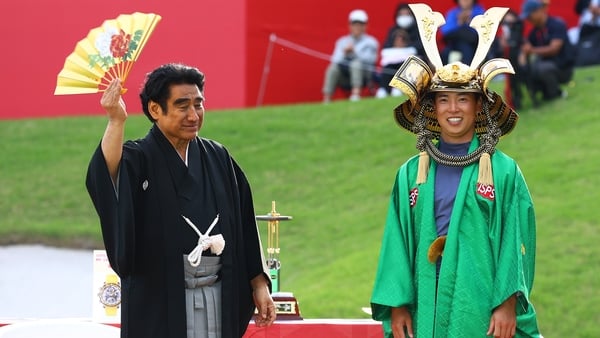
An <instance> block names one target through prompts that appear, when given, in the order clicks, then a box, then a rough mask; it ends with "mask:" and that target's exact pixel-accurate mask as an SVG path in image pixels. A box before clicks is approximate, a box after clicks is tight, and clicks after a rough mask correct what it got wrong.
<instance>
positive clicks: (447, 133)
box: [433, 92, 482, 143]
mask: <svg viewBox="0 0 600 338" xmlns="http://www.w3.org/2000/svg"><path fill="white" fill-rule="evenodd" d="M481 105H482V104H481V99H480V98H479V96H477V95H475V94H474V93H461V92H439V93H436V95H435V98H434V101H433V106H434V109H435V112H436V117H437V120H438V123H439V124H440V127H441V129H442V131H441V135H442V139H443V140H444V141H445V142H448V143H467V142H470V141H471V139H472V138H473V134H475V117H476V116H477V113H478V112H479V111H481Z"/></svg>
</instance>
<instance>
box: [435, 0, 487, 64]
mask: <svg viewBox="0 0 600 338" xmlns="http://www.w3.org/2000/svg"><path fill="white" fill-rule="evenodd" d="M455 2H456V6H455V7H453V8H452V9H450V11H448V13H447V14H446V24H444V25H443V26H441V27H440V31H441V32H442V38H443V40H444V43H445V44H446V46H445V48H444V49H443V50H442V53H441V57H442V62H444V64H448V63H451V62H454V61H461V62H462V63H464V64H467V65H468V64H470V63H471V61H472V60H473V56H474V54H475V49H476V48H477V43H478V41H479V37H478V36H477V32H476V31H475V30H474V29H473V28H471V27H470V26H469V23H470V22H471V19H473V18H474V17H475V16H477V15H480V14H483V13H484V12H485V10H484V8H483V7H482V6H481V5H479V4H478V3H477V0H455Z"/></svg>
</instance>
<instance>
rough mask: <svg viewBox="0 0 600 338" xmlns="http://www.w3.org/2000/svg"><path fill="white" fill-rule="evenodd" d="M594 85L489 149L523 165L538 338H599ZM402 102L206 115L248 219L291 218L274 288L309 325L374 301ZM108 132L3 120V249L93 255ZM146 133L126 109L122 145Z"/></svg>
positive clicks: (398, 153) (397, 161)
mask: <svg viewBox="0 0 600 338" xmlns="http://www.w3.org/2000/svg"><path fill="white" fill-rule="evenodd" d="M599 81H600V68H586V69H579V70H578V71H577V73H576V78H575V81H574V83H573V84H572V85H571V86H570V88H569V98H568V99H567V100H560V101H556V102H553V103H549V104H547V105H545V106H543V107H541V108H538V109H531V108H529V107H525V108H524V109H522V110H521V111H520V114H521V118H520V121H519V123H518V125H517V127H516V128H515V130H514V131H513V133H511V134H510V135H508V136H507V137H505V138H503V139H502V140H501V141H500V143H499V145H498V148H500V149H502V150H503V151H504V152H506V153H508V154H509V155H511V156H512V157H513V158H515V159H516V160H517V161H518V163H519V164H520V166H521V169H522V171H523V173H524V175H525V177H526V179H527V182H528V185H529V188H530V190H531V193H532V195H533V198H534V202H535V206H536V212H537V220H538V251H537V271H536V272H537V273H536V280H535V286H534V289H533V294H532V298H533V301H534V304H535V306H536V310H537V311H538V314H539V321H540V326H541V329H542V331H543V332H544V333H545V335H546V336H547V337H563V336H569V337H571V336H573V337H600V326H598V325H597V323H598V322H599V321H600V306H598V304H599V303H600V277H599V275H598V274H599V273H600V246H598V243H600V233H599V230H598V227H599V225H600V224H599V223H600V222H599V221H598V219H599V217H600V208H599V207H598V206H597V204H596V203H597V202H598V201H599V200H600V193H599V192H598V189H596V187H597V186H600V177H599V176H598V174H597V173H598V167H599V165H600V149H599V147H598V146H597V144H598V141H597V135H596V133H597V131H598V130H600V109H599V108H598V104H599V103H600V100H598V98H597V96H596V95H598V94H597V92H598V90H599V89H600V83H599ZM208 85H209V86H210V84H208ZM497 85H498V84H497ZM125 99H126V100H128V106H129V107H130V109H132V108H131V107H135V106H136V104H138V103H137V98H136V97H135V95H128V97H126V98H125ZM97 102H98V97H90V104H96V103H97ZM208 102H210V100H209V101H208ZM398 103H399V102H398V101H397V100H396V99H394V98H387V99H382V100H376V99H365V100H363V101H361V102H358V103H349V102H345V101H336V102H334V103H331V104H329V105H322V104H301V105H288V106H273V107H263V108H259V109H245V110H231V111H219V112H217V111H210V106H209V107H208V109H209V112H208V113H207V116H206V118H205V125H204V127H203V129H202V131H201V135H202V136H205V137H208V138H213V139H216V140H218V141H219V142H221V143H223V144H225V145H226V146H227V148H228V149H229V151H230V152H231V153H232V154H233V156H234V157H235V158H236V160H237V161H238V162H239V163H240V165H241V166H242V168H244V170H245V172H246V175H247V176H248V178H249V180H250V183H251V184H252V188H253V192H254V202H255V209H256V212H257V213H258V214H264V213H267V212H269V211H270V210H271V201H272V200H275V201H277V209H278V211H279V212H280V213H282V214H284V215H290V216H293V220H292V221H288V222H282V223H281V227H280V247H281V256H280V259H281V261H282V269H281V290H282V291H291V292H293V293H294V295H295V296H296V297H297V298H298V300H299V301H300V307H301V311H302V315H303V317H305V318H323V317H328V318H367V317H368V315H366V314H364V313H363V312H362V311H361V307H364V306H368V303H369V298H370V293H371V287H372V283H373V278H374V273H375V269H376V264H377V258H378V254H379V245H380V240H381V235H382V230H383V224H384V220H385V214H386V210H387V204H388V198H389V193H390V189H391V187H392V184H393V180H394V176H395V173H396V170H397V168H398V167H399V166H400V165H401V164H402V163H403V162H404V161H405V160H406V159H407V158H408V157H409V156H412V155H413V154H415V153H416V149H415V137H414V136H413V135H411V134H409V133H408V132H405V131H403V130H402V129H400V128H399V127H398V126H397V125H396V124H395V122H394V119H393V117H392V109H393V108H394V107H395V106H396V105H397V104H398ZM105 124H106V120H105V117H103V116H97V117H77V118H55V119H35V120H17V121H0V135H2V142H1V143H0V154H2V155H1V156H2V160H1V161H0V173H1V175H0V244H12V243H25V242H29V243H32V242H33V243H47V244H53V245H61V246H69V247H80V248H88V249H92V248H101V246H102V244H101V239H100V231H99V225H98V219H97V216H96V214H95V211H94V209H93V207H92V205H91V202H90V200H89V197H88V195H87V192H86V191H85V185H84V180H85V173H86V169H87V163H88V160H89V158H90V156H91V154H92V152H93V151H94V149H95V148H96V146H97V145H98V143H99V141H100V137H101V135H102V133H103V130H104V127H105ZM148 128H149V122H148V121H147V120H146V118H145V117H144V116H142V115H139V114H134V115H132V116H131V117H130V119H129V121H128V127H127V135H126V137H127V138H137V137H141V136H143V135H145V133H146V132H147V130H148ZM259 225H260V228H261V232H262V234H263V236H265V235H266V224H265V223H260V224H259ZM265 243H266V242H265Z"/></svg>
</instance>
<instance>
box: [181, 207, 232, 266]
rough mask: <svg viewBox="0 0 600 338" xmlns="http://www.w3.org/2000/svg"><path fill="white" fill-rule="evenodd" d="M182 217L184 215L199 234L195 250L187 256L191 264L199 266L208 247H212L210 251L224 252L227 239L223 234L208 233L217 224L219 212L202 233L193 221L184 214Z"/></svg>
mask: <svg viewBox="0 0 600 338" xmlns="http://www.w3.org/2000/svg"><path fill="white" fill-rule="evenodd" d="M181 217H183V219H184V220H185V221H186V223H187V224H189V226H191V227H192V229H194V231H195V232H196V233H197V234H198V245H196V247H195V248H194V250H192V252H190V253H189V255H188V257H187V259H188V262H190V265H191V266H193V267H197V266H198V265H200V261H201V260H202V252H203V251H204V250H207V249H208V248H210V251H211V252H212V253H213V254H215V255H220V254H221V253H222V252H223V249H224V248H225V239H224V238H223V235H221V234H218V235H214V236H209V235H208V234H210V232H211V231H212V229H213V228H214V227H215V225H217V222H219V214H217V217H215V219H214V220H213V221H212V223H211V224H210V226H209V227H208V230H206V232H205V233H201V232H200V230H198V228H197V227H196V226H195V225H194V223H192V221H190V220H189V219H188V218H187V217H185V216H183V215H181Z"/></svg>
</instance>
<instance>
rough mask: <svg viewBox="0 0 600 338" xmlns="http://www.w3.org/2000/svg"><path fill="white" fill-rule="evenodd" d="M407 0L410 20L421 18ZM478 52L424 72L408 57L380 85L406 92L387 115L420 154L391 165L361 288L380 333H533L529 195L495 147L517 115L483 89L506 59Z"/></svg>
mask: <svg viewBox="0 0 600 338" xmlns="http://www.w3.org/2000/svg"><path fill="white" fill-rule="evenodd" d="M417 6H420V8H424V9H426V10H423V11H421V12H419V11H417V12H416V13H415V15H416V16H417V18H418V19H419V17H422V16H423V15H427V16H428V17H431V16H432V15H431V10H430V9H429V7H425V6H424V5H417ZM411 8H414V7H411ZM418 9H419V8H417V10H418ZM490 11H491V12H490V13H487V14H489V15H487V16H486V17H485V20H488V19H489V20H491V22H490V23H489V24H486V25H483V24H481V25H472V26H475V27H493V18H494V16H495V17H496V20H497V22H499V21H500V19H501V16H502V15H503V13H504V12H505V11H506V9H498V8H492V9H490ZM434 14H435V13H434ZM490 18H491V19H490ZM479 19H483V18H482V17H479ZM423 21H425V20H423ZM429 22H431V20H430V21H429ZM496 26H497V25H496ZM427 28H428V29H429V30H431V27H427ZM431 36H432V37H434V36H435V34H431ZM421 37H422V38H423V41H425V42H426V43H427V36H423V35H421ZM433 43H435V42H433ZM480 47H481V46H480ZM484 47H485V46H484ZM488 47H489V46H488ZM426 50H429V51H430V52H431V51H432V50H437V49H435V48H429V49H426ZM485 51H486V50H482V51H480V52H479V53H478V52H476V54H475V55H476V58H475V59H477V56H478V55H485V54H486V53H484V52H485ZM429 59H430V60H434V62H435V60H440V58H439V55H437V58H436V55H429ZM480 62H481V60H474V63H472V64H471V65H470V66H468V65H465V64H463V63H460V62H455V63H450V64H448V65H442V64H441V60H440V61H439V63H438V64H436V68H435V73H433V72H432V71H431V69H430V68H429V66H428V64H427V63H425V62H424V61H423V60H421V59H419V58H418V57H411V58H409V59H408V60H407V61H405V63H404V64H403V65H402V67H401V68H400V69H399V70H398V72H397V73H396V75H395V78H394V80H392V82H391V83H390V85H392V86H396V87H397V88H399V89H401V90H403V91H404V92H405V94H406V96H407V97H408V98H409V99H408V100H407V101H406V102H404V103H402V104H401V105H399V106H398V107H397V108H396V109H395V111H394V112H395V118H396V121H397V122H398V124H399V125H400V126H401V127H402V128H405V129H407V130H408V131H410V132H413V133H415V134H416V135H417V149H419V150H420V154H419V155H417V156H414V157H412V158H411V159H409V160H408V161H407V162H405V163H404V164H403V165H402V166H401V167H400V169H399V170H398V172H397V175H396V180H395V182H394V187H393V189H392V193H391V198H390V202H389V207H388V214H387V218H386V223H385V229H384V233H383V239H382V245H381V252H380V256H379V266H378V269H377V275H376V277H375V285H374V288H373V294H372V297H371V308H372V313H373V319H375V320H380V321H382V322H383V327H384V331H385V333H386V337H389V338H391V337H394V338H405V337H413V336H414V337H436V338H443V337H452V338H453V337H469V338H471V337H489V336H493V337H501V338H509V337H513V336H516V337H541V335H540V333H539V330H538V326H537V319H536V313H535V310H534V308H533V305H532V304H531V302H530V300H529V295H530V292H531V288H532V285H533V275H534V266H535V243H536V242H535V215H534V210H533V203H532V200H531V197H530V195H529V191H528V188H527V185H526V183H525V180H524V178H523V175H522V174H521V171H520V169H519V167H518V165H517V164H516V162H515V161H514V160H513V159H512V158H510V157H509V156H507V155H506V154H504V153H502V152H501V151H500V150H498V149H496V144H497V143H498V140H499V138H500V136H502V135H506V134H507V133H509V132H510V131H511V130H512V129H513V128H514V126H515V124H516V122H517V118H518V116H517V114H516V112H515V111H514V110H513V109H512V108H510V107H508V106H507V105H506V104H505V103H504V101H503V99H502V98H501V97H500V96H499V95H498V94H496V93H495V92H492V91H490V90H488V88H487V84H488V83H489V80H490V79H491V78H492V77H493V76H495V75H496V74H498V73H501V72H511V71H512V67H511V65H510V62H509V61H508V60H505V59H495V60H491V61H489V62H487V63H484V64H482V65H480ZM430 159H432V160H433V161H431V160H430ZM492 169H493V170H492Z"/></svg>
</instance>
